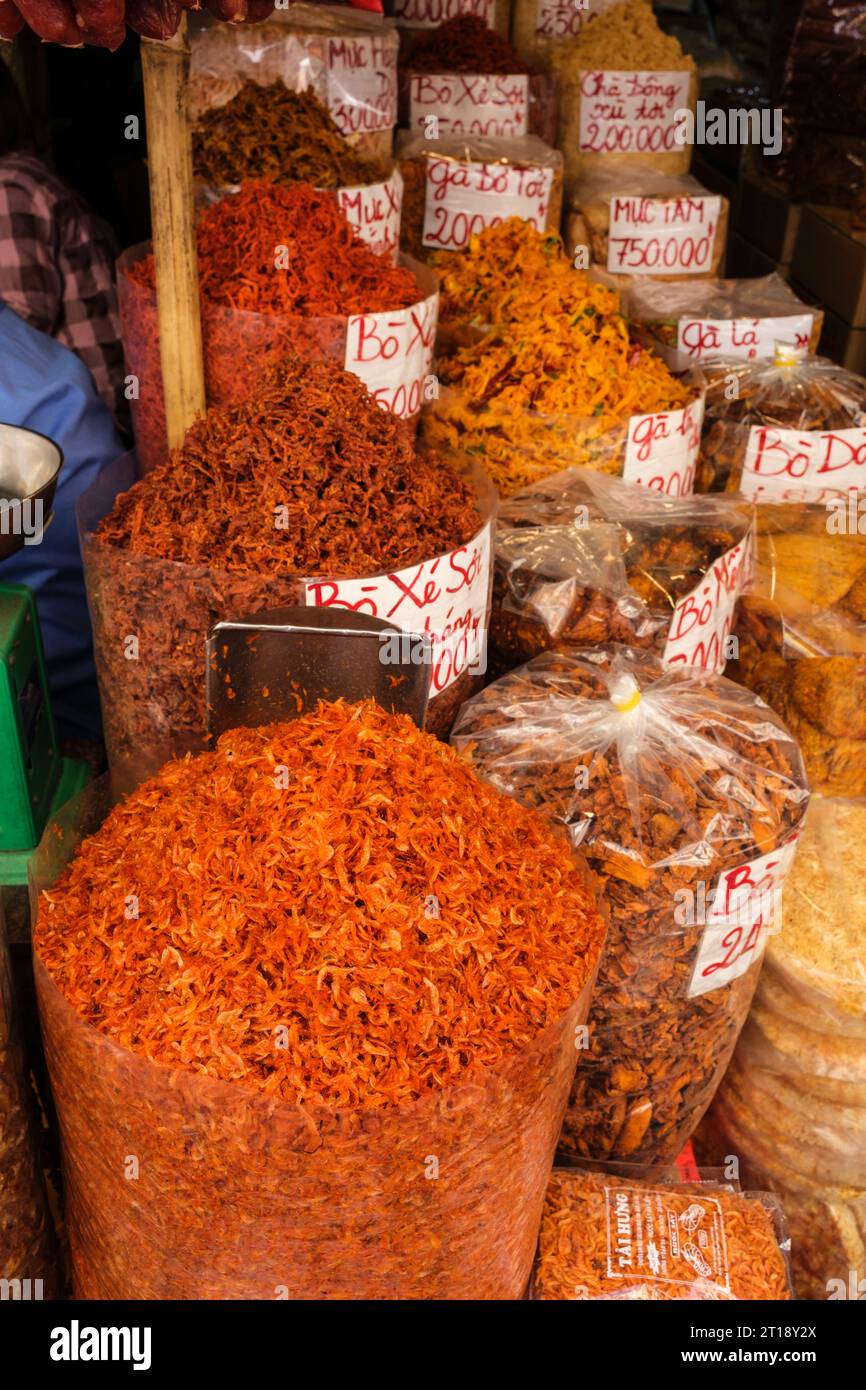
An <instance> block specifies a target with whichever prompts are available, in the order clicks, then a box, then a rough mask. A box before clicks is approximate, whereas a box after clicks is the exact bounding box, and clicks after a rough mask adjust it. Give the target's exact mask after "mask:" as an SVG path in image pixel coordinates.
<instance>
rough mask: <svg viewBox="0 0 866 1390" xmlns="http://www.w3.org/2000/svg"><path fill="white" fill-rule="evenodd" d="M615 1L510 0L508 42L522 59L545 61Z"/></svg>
mask: <svg viewBox="0 0 866 1390" xmlns="http://www.w3.org/2000/svg"><path fill="white" fill-rule="evenodd" d="M616 3H617V0H584V3H583V4H582V5H576V4H575V3H574V0H514V4H513V7H512V16H511V42H512V43H513V44H514V47H515V48H516V49H517V51H518V53H519V54H520V56H521V58H523V59H525V60H526V62H542V63H544V62H549V60H550V59H551V57H552V55H553V54H554V53H555V52H556V50H557V48H558V47H559V45H560V44H561V43H562V42H563V40H565V39H573V38H575V36H576V35H577V34H580V33H582V31H583V29H584V28H585V27H586V25H587V24H589V23H590V21H591V20H593V19H595V18H596V17H597V16H598V15H600V14H603V13H604V11H605V10H609V9H610V7H611V5H615V4H616Z"/></svg>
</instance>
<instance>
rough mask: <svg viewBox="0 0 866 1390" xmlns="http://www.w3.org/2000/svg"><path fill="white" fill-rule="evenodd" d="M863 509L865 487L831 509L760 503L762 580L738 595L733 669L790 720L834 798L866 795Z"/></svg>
mask: <svg viewBox="0 0 866 1390" xmlns="http://www.w3.org/2000/svg"><path fill="white" fill-rule="evenodd" d="M860 507H862V502H860V499H859V496H858V495H857V494H854V495H853V499H852V498H850V497H849V498H845V499H840V500H839V502H838V507H837V509H836V510H835V511H834V510H833V507H832V505H831V508H830V510H829V512H828V508H827V506H820V505H813V506H802V505H796V506H794V505H792V506H774V505H769V504H766V505H762V506H759V507H758V509H757V514H758V529H757V546H756V563H755V571H754V581H753V585H752V589H751V592H749V593H748V594H746V595H745V597H744V598H743V599H742V600H741V602H740V608H739V616H738V621H737V629H736V636H737V639H738V643H739V658H738V660H737V662H736V664H735V666H734V667H733V668H732V670H731V672H730V674H731V675H733V676H734V677H735V679H737V680H739V681H741V682H742V683H743V684H744V685H747V686H748V687H749V688H750V689H751V690H754V691H755V693H756V694H758V695H760V696H761V697H762V698H763V699H765V700H766V701H767V703H768V704H769V705H771V706H772V708H773V709H775V710H776V711H777V713H778V714H779V715H780V716H781V717H782V718H783V719H784V721H785V723H786V724H787V726H788V728H789V729H790V730H791V732H792V733H793V735H794V737H795V738H796V739H797V741H798V743H799V744H800V747H801V749H802V752H803V758H804V761H805V764H806V768H807V771H808V773H809V781H810V783H811V785H812V787H813V788H814V789H815V790H816V791H820V792H824V793H825V794H827V795H831V796H863V795H866V723H864V715H863V711H864V709H866V610H864V599H863V594H864V592H866V534H864V533H863V531H861V530H858V520H859V518H860V516H861V512H860V510H859V509H860ZM852 508H853V516H852ZM834 518H835V521H834ZM837 523H838V524H837ZM852 523H853V524H852ZM828 531H829V534H828Z"/></svg>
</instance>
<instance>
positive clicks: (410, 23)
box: [394, 0, 495, 29]
mask: <svg viewBox="0 0 866 1390" xmlns="http://www.w3.org/2000/svg"><path fill="white" fill-rule="evenodd" d="M494 5H495V0H394V18H395V19H396V21H397V23H398V24H402V26H403V27H404V29H438V27H439V25H440V24H444V23H445V21H446V20H448V19H455V18H456V16H457V15H460V14H471V15H476V16H477V17H478V18H479V19H483V20H484V23H485V24H486V25H487V27H488V29H492V28H493V22H494Z"/></svg>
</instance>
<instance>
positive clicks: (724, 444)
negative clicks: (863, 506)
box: [696, 343, 866, 502]
mask: <svg viewBox="0 0 866 1390" xmlns="http://www.w3.org/2000/svg"><path fill="white" fill-rule="evenodd" d="M707 375H708V384H707V397H706V415H705V420H704V433H703V436H702V439H701V457H700V465H699V468H698V476H697V484H696V485H697V488H698V490H699V491H700V492H723V491H727V492H742V493H744V494H745V495H746V496H747V497H751V498H753V499H754V501H756V502H822V501H826V500H827V499H828V498H832V497H834V496H840V495H841V496H846V495H847V493H848V492H849V490H850V489H852V488H854V489H857V488H861V487H862V486H863V478H864V464H866V378H864V377H862V376H857V375H856V374H855V373H854V372H849V371H846V369H845V368H844V367H840V366H838V365H837V364H836V363H835V362H831V361H830V360H829V359H828V358H826V357H809V356H806V355H805V354H804V353H802V352H797V351H795V350H794V349H792V348H789V347H788V346H787V345H786V344H781V343H780V344H777V348H776V353H775V356H774V357H773V359H772V360H771V361H770V362H719V363H717V364H715V366H714V367H713V368H709V369H708V371H707Z"/></svg>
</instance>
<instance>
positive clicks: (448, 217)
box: [423, 159, 553, 251]
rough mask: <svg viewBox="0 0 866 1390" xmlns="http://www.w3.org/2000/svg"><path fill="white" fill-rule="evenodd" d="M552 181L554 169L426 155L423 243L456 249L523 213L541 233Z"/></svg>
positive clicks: (526, 219) (545, 222)
mask: <svg viewBox="0 0 866 1390" xmlns="http://www.w3.org/2000/svg"><path fill="white" fill-rule="evenodd" d="M552 184H553V170H552V169H540V168H537V167H534V168H533V167H527V168H523V169H517V168H514V167H513V166H512V165H507V164H475V163H467V164H458V163H455V161H454V160H453V159H428V160H427V188H426V197H425V203H424V235H423V240H424V245H425V246H436V247H439V248H444V249H448V250H452V251H456V250H460V249H461V248H462V247H464V246H466V244H467V243H468V241H469V238H470V237H471V236H474V235H475V234H476V232H483V231H484V228H485V227H496V226H498V225H499V223H500V222H504V221H505V219H506V218H508V217H522V218H523V220H524V221H525V222H531V223H532V225H533V227H534V228H535V230H536V231H537V232H543V231H544V230H545V228H546V226H547V213H548V209H549V208H550V190H551V186H552Z"/></svg>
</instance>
